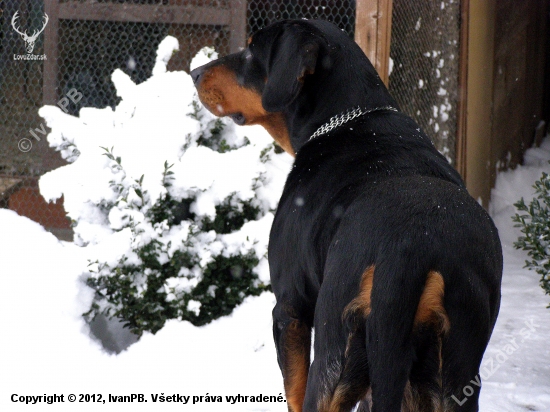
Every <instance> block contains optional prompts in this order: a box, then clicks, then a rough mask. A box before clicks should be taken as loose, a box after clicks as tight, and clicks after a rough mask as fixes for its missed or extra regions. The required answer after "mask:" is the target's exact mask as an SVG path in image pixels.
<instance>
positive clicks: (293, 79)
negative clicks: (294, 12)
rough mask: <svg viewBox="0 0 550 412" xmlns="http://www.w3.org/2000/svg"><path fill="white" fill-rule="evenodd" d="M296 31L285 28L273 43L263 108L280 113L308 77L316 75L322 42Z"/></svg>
mask: <svg viewBox="0 0 550 412" xmlns="http://www.w3.org/2000/svg"><path fill="white" fill-rule="evenodd" d="M306 36H307V35H306V34H305V33H301V32H299V31H296V30H290V29H288V28H287V29H286V30H285V31H284V32H283V33H282V34H281V35H280V37H279V38H278V40H277V41H275V42H274V44H273V50H272V52H271V56H270V60H269V63H268V72H267V82H266V84H265V88H264V91H263V94H262V105H263V107H264V109H265V110H267V111H268V112H280V111H282V110H283V109H284V108H285V107H286V106H288V105H289V104H290V103H292V101H293V100H294V99H295V98H296V96H297V95H298V93H299V92H300V90H301V89H302V86H303V84H304V80H305V76H307V75H310V74H313V73H315V66H316V65H317V56H318V54H319V48H320V46H319V42H318V40H317V39H315V38H311V36H307V37H306Z"/></svg>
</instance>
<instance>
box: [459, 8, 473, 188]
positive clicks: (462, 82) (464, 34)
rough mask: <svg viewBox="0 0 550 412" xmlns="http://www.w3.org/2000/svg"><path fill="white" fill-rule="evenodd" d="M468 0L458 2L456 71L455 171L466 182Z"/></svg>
mask: <svg viewBox="0 0 550 412" xmlns="http://www.w3.org/2000/svg"><path fill="white" fill-rule="evenodd" d="M469 14H470V0H461V2H460V40H459V41H460V56H459V59H460V64H459V69H458V105H457V115H456V117H457V128H456V169H457V170H458V172H459V173H460V175H461V176H462V178H463V179H464V180H465V181H466V171H467V166H466V152H467V145H466V124H467V123H466V120H467V113H468V111H467V109H468V105H467V101H468V41H469V36H468V30H469V27H468V26H469V21H470V18H469Z"/></svg>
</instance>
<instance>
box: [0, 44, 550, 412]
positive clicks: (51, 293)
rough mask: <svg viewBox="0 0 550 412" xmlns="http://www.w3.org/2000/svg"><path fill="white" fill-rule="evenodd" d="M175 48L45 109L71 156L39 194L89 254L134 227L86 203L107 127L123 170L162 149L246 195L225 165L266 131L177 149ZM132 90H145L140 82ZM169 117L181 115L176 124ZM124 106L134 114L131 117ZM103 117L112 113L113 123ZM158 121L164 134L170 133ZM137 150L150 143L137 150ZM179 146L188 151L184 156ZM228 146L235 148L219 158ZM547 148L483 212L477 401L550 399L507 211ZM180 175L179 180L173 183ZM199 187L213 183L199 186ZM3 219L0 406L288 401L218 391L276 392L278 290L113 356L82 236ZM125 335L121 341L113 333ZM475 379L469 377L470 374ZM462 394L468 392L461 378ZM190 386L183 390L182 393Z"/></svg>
mask: <svg viewBox="0 0 550 412" xmlns="http://www.w3.org/2000/svg"><path fill="white" fill-rule="evenodd" d="M173 50H174V43H173V42H172V43H171V41H170V40H169V41H167V43H166V44H164V45H163V47H162V48H161V51H159V57H158V60H157V64H158V65H159V66H158V67H160V69H159V73H157V74H156V75H155V76H153V77H152V78H151V79H150V80H148V81H147V82H144V83H142V84H140V85H139V86H136V85H134V84H133V83H131V81H128V80H129V78H128V77H127V76H126V75H125V74H124V73H123V72H121V71H119V72H116V73H115V74H114V76H113V80H114V82H115V84H116V87H117V90H118V92H119V93H120V95H121V97H122V98H123V101H122V102H121V105H120V108H117V110H116V111H112V110H111V109H104V110H98V109H94V110H92V109H88V110H86V109H84V110H83V111H82V112H81V114H80V118H78V119H77V118H73V117H71V116H67V115H65V114H64V113H62V112H60V111H59V109H55V108H43V109H42V111H41V114H43V115H44V116H45V117H47V118H48V122H49V123H48V124H49V125H50V127H52V135H51V139H52V140H54V141H55V140H56V139H57V140H58V142H59V144H61V143H62V142H63V143H64V144H66V146H65V149H64V150H65V151H66V153H65V155H66V156H68V157H70V156H74V158H75V159H78V160H77V161H74V162H73V163H71V164H70V165H68V166H65V167H63V168H60V169H57V170H56V171H55V173H52V174H49V175H46V176H44V177H43V180H41V182H40V184H41V190H42V193H43V195H44V196H45V197H46V198H49V199H55V198H58V197H59V196H61V194H65V204H66V206H67V207H68V208H70V209H71V210H72V213H75V214H80V215H85V216H86V218H87V220H86V222H81V223H80V224H79V229H78V230H79V231H80V233H81V236H82V238H83V239H86V242H88V243H89V244H90V245H96V244H99V243H101V245H102V246H101V248H96V250H95V252H94V253H95V254H96V256H99V260H101V261H111V262H112V263H113V265H114V264H115V263H116V261H117V260H118V257H117V256H119V255H121V254H124V253H127V251H128V245H129V243H130V242H132V241H133V240H132V238H131V234H130V233H129V231H128V230H126V229H122V230H120V231H113V229H114V228H120V227H122V226H123V219H124V217H123V216H122V214H120V213H118V212H117V211H116V210H118V209H116V210H115V209H112V210H113V211H112V213H109V215H108V217H107V219H108V220H109V222H105V219H106V217H105V216H103V215H101V214H100V213H97V211H96V210H95V208H94V207H92V206H90V203H91V202H93V201H94V200H97V201H101V200H102V199H104V198H105V195H106V194H105V187H106V186H108V183H109V181H110V180H111V179H113V175H116V174H117V173H116V170H115V171H113V170H112V169H111V168H110V166H109V165H110V164H111V163H110V162H109V159H107V157H105V163H104V164H103V165H101V167H97V164H96V161H95V160H94V161H93V158H95V159H97V156H98V155H99V156H101V155H102V153H103V151H102V150H101V149H99V148H98V146H102V145H104V144H108V143H109V141H110V140H109V139H112V137H113V133H114V134H116V137H117V138H118V140H117V148H118V147H120V148H121V150H123V149H122V148H123V147H124V146H126V147H127V149H128V150H130V151H132V152H134V153H136V157H135V158H132V159H131V158H126V157H125V158H123V165H124V167H125V173H127V174H128V175H129V176H137V177H139V175H140V174H141V173H143V169H146V170H148V175H151V174H154V173H157V174H158V172H159V170H158V167H159V166H158V165H157V164H156V163H155V162H153V161H152V160H151V159H157V160H158V159H162V156H164V154H165V153H166V151H167V150H173V153H176V154H180V155H181V156H182V159H183V160H182V161H181V162H178V163H177V165H176V166H175V167H176V168H182V169H183V170H180V171H178V172H177V174H178V176H182V179H184V178H185V176H187V175H188V174H189V173H190V171H189V170H190V169H189V170H188V169H185V168H186V167H191V166H189V165H190V164H192V165H193V166H192V167H191V168H195V167H196V168H198V169H199V170H201V173H200V176H198V177H199V179H198V180H196V181H194V183H193V184H196V185H198V186H197V187H198V188H199V189H200V191H201V193H203V194H206V195H209V196H220V198H221V196H222V195H223V193H222V192H223V191H224V190H226V189H225V188H226V186H225V185H233V186H232V187H231V190H234V191H238V192H239V196H240V197H241V198H247V197H248V196H249V195H250V193H248V191H249V190H250V188H249V187H248V186H247V187H245V186H240V184H241V183H239V181H238V180H239V179H234V177H235V170H234V169H231V167H230V165H231V164H235V163H239V164H242V170H245V171H247V170H248V171H247V172H245V174H246V175H248V177H246V179H249V175H250V174H251V173H252V172H251V169H252V168H253V166H254V165H252V164H249V163H247V162H251V160H250V159H249V158H252V157H254V158H255V159H257V153H258V151H259V150H261V148H262V146H261V144H258V145H254V144H253V145H251V146H246V147H244V148H241V149H239V150H236V151H234V152H229V153H228V154H230V156H227V154H225V155H224V156H225V157H223V156H218V154H216V153H215V152H208V154H205V153H206V152H205V153H203V154H202V155H200V158H201V159H203V158H204V159H206V158H208V157H212V159H210V160H209V163H208V165H205V164H206V163H205V164H200V162H198V161H197V159H198V158H199V157H197V156H198V155H197V153H198V152H200V151H201V150H203V148H200V147H191V148H189V149H188V150H187V151H186V152H185V154H181V153H180V152H179V149H180V147H179V143H178V142H181V141H182V140H185V138H186V135H185V130H189V129H192V128H196V127H198V125H197V124H196V123H197V122H194V121H193V119H190V118H187V117H186V116H181V115H178V114H177V113H176V112H173V113H163V111H162V110H159V107H160V104H159V102H160V101H161V98H160V97H158V96H166V95H167V94H168V95H170V96H172V98H173V99H174V100H173V101H172V102H171V104H173V105H174V107H179V105H181V104H185V100H182V101H178V99H179V97H178V94H179V93H180V92H185V91H186V90H188V88H189V87H192V85H190V83H189V81H190V80H189V78H188V77H189V76H188V75H186V74H184V73H168V72H165V65H166V62H167V61H168V57H169V55H170V54H171V53H172V52H173ZM210 57H211V56H210ZM210 57H209V56H208V55H207V53H206V52H205V55H204V56H201V57H200V58H199V59H203V60H202V61H203V62H206V61H208V59H209V58H210ZM163 64H164V66H162V65H163ZM197 64H199V63H197ZM163 68H164V69H163ZM161 79H162V80H161ZM138 87H139V89H138ZM138 91H144V94H142V93H141V92H139V93H138ZM145 96H146V98H145ZM139 110H143V112H144V113H146V116H145V114H142V115H136V114H137V111H139ZM143 116H145V117H147V118H148V121H145V120H144V117H143ZM174 116H178V118H177V122H176V123H174ZM129 119H136V120H135V123H134V122H130V121H129ZM151 119H155V122H157V123H159V124H161V125H162V127H163V131H164V132H163V133H158V130H155V129H154V128H153V127H152V126H151V125H150V123H153V122H151ZM50 122H51V123H50ZM56 124H57V126H56ZM107 124H110V125H113V124H114V125H115V127H114V131H113V127H107ZM175 124H177V126H178V127H176V126H175ZM59 125H62V127H58V126H59ZM186 128H187V129H186ZM143 130H145V131H146V132H147V133H153V134H154V136H156V138H157V139H158V140H156V142H155V144H153V145H152V144H151V142H150V140H147V139H141V138H136V136H142V135H143V134H144V132H143ZM167 130H168V131H171V134H170V133H165V132H166V131H167ZM62 131H63V133H62ZM147 133H145V134H147ZM235 134H236V138H237V139H240V138H242V137H243V136H245V134H246V135H247V136H252V135H254V136H258V139H259V141H262V140H261V139H263V138H264V137H262V134H261V133H260V132H253V131H252V129H250V128H236V129H235ZM49 138H50V137H49ZM71 142H72V145H71V144H70V143H71ZM117 148H115V149H117ZM167 148H168V149H167ZM75 150H78V152H75ZM203 151H204V150H203ZM142 153H145V154H144V155H143V157H140V154H142ZM189 153H192V154H193V153H194V154H193V155H189ZM203 155H204V157H203ZM185 156H189V159H187V160H188V161H189V165H188V164H187V160H186V159H185V158H184V157H185ZM231 156H235V157H236V158H235V159H233V160H228V159H231ZM547 159H550V139H547V140H546V141H545V142H544V143H543V145H542V147H541V148H538V149H531V150H529V151H528V152H527V153H526V156H525V160H526V161H525V165H524V166H519V167H518V168H517V169H516V170H513V171H506V172H501V173H499V175H498V178H497V181H496V187H495V189H494V190H493V193H492V201H491V204H490V212H491V214H492V216H493V217H494V219H495V222H496V224H497V226H498V228H499V231H500V235H501V239H502V241H503V248H504V255H505V256H504V258H505V269H504V280H503V288H502V293H503V298H502V306H501V312H500V316H499V319H498V321H497V324H496V327H495V330H494V333H493V337H492V339H491V342H490V345H489V347H488V349H487V352H486V355H485V359H484V362H483V364H482V368H481V375H482V377H483V378H484V379H483V390H482V392H481V393H482V394H481V401H480V405H481V411H482V412H497V411H498V412H516V411H517V412H520V411H521V412H523V411H540V412H542V411H550V346H549V345H548V342H549V341H550V322H549V320H550V310H549V309H546V305H547V304H548V303H549V302H550V297H549V296H546V295H544V292H543V290H542V289H541V288H540V286H539V284H538V275H537V274H536V273H535V272H531V271H528V270H526V269H524V268H523V264H524V260H525V256H526V255H525V253H524V252H522V251H518V250H516V249H514V247H513V242H514V240H516V239H517V236H518V234H519V232H518V229H517V228H514V227H513V223H512V221H511V219H510V216H512V215H513V214H514V212H515V210H514V207H513V203H515V202H516V201H517V200H518V199H519V198H520V197H521V196H523V197H525V198H526V199H528V198H530V197H531V196H532V193H533V190H532V189H531V186H532V184H533V183H534V181H535V180H536V179H538V178H539V177H540V175H541V172H542V171H543V170H545V171H549V169H550V167H549V165H548V163H547ZM272 160H274V161H273V162H271V163H270V166H261V165H258V164H257V163H256V164H255V167H258V166H259V167H266V168H273V169H276V170H278V172H277V173H272V174H273V176H272V180H271V181H270V184H269V185H267V186H265V187H261V188H259V189H258V191H259V192H262V195H263V196H264V199H265V202H266V203H267V205H266V207H268V208H271V209H273V208H274V207H275V206H276V202H277V196H276V195H275V194H277V193H278V192H277V190H278V189H277V188H280V186H281V185H282V181H283V180H284V174H285V173H286V171H287V170H288V162H287V161H284V160H280V159H272ZM225 162H229V163H225ZM231 162H233V163H231ZM212 165H215V167H213V166H212ZM104 166H109V167H104ZM90 170H91V171H90ZM197 175H199V174H197V173H195V176H197ZM77 176H78V178H77ZM82 179H84V180H82ZM59 182H63V184H62V185H61V184H60V183H59ZM144 186H146V187H147V189H148V191H149V193H150V195H151V196H152V197H159V196H161V191H162V189H161V186H160V185H159V183H158V181H147V180H145V181H144ZM181 186H182V187H183V186H185V185H184V184H183V183H182V184H181ZM82 187H86V189H85V190H83V189H82ZM213 187H215V188H216V189H212V188H213ZM206 188H208V189H209V190H210V191H208V190H206V191H204V192H203V191H202V190H203V189H206ZM199 189H197V190H199ZM67 193H70V196H67ZM138 200H139V199H137V197H136V196H134V199H132V196H131V195H129V196H128V199H127V201H128V202H133V201H138ZM203 200H204V202H203V203H201V202H198V203H197V204H196V206H195V207H197V208H198V209H201V212H204V213H206V214H208V213H209V207H210V206H211V204H212V202H213V201H214V200H212V199H203ZM117 213H118V214H117ZM134 217H135V218H137V216H134ZM272 218H273V217H272V214H269V213H267V214H265V216H264V217H263V218H261V219H260V220H258V221H253V222H248V223H246V224H245V225H244V226H243V228H242V229H241V231H240V232H239V235H238V236H237V235H234V234H228V235H226V236H224V237H223V238H221V239H219V240H218V242H219V244H217V247H219V248H220V249H223V250H224V251H225V253H233V252H234V251H236V250H238V249H239V248H243V250H248V249H250V248H256V249H257V250H256V252H257V253H258V255H262V254H264V253H265V245H266V244H267V236H268V233H269V226H270V225H271V221H272ZM182 224H185V223H182ZM80 225H82V226H80ZM0 228H2V230H1V231H0V253H1V260H0V262H1V266H0V267H1V271H0V276H1V280H2V287H1V288H0V302H1V303H0V304H1V307H0V309H1V310H0V322H1V324H2V325H3V328H4V331H3V332H4V333H3V334H2V339H1V341H0V342H1V343H0V348H1V353H2V355H1V358H0V374H1V375H0V410H2V411H17V410H24V409H26V408H31V407H30V406H27V405H25V404H22V403H20V402H18V403H14V402H12V401H11V397H12V396H13V395H14V394H15V395H17V397H16V398H17V399H19V397H20V396H39V395H53V394H57V395H61V394H63V395H64V400H65V402H64V403H59V404H56V405H55V406H51V405H47V404H46V403H38V404H36V405H33V406H32V409H33V410H36V411H42V410H55V411H65V410H67V411H75V410H76V411H86V410H102V411H126V410H128V411H150V410H152V408H151V406H152V405H153V396H157V395H158V396H159V398H157V399H160V396H171V395H174V394H177V395H180V396H183V398H182V399H184V400H185V399H187V400H188V402H189V403H188V404H187V405H185V406H182V405H179V404H177V403H175V402H170V403H168V402H165V403H162V404H160V405H161V410H176V409H177V410H181V408H182V407H185V408H189V409H191V410H193V411H209V412H214V411H220V410H223V411H225V410H229V411H232V410H234V411H263V412H283V411H286V410H287V407H286V403H285V402H269V401H267V402H266V401H264V402H237V403H234V404H232V403H231V402H230V401H227V400H226V398H225V397H226V396H236V395H238V394H240V395H243V396H244V395H246V396H252V395H253V396H258V395H260V394H261V395H263V396H265V395H267V396H273V397H274V398H275V399H276V397H277V396H279V395H281V394H283V383H282V378H281V374H280V371H279V368H278V365H277V361H276V354H275V347H274V344H273V339H272V331H271V327H272V324H271V310H272V308H273V306H274V303H275V299H274V296H273V294H271V293H264V294H263V295H261V296H259V297H254V298H251V297H249V298H247V299H246V300H245V302H244V303H243V304H242V305H241V306H239V307H237V309H235V311H234V312H233V313H232V314H231V315H230V316H228V317H225V318H221V319H218V320H216V321H214V322H212V323H211V324H209V325H206V326H203V327H194V326H192V325H191V324H190V323H188V322H178V321H175V320H171V321H168V322H167V324H166V325H165V326H164V328H163V329H161V330H160V331H159V332H158V333H157V334H156V335H152V334H150V333H144V335H143V336H142V338H141V339H140V340H139V341H138V342H136V343H134V344H132V345H130V346H128V348H127V349H126V350H124V351H123V352H121V353H120V354H118V355H113V354H112V353H111V352H108V351H107V350H106V349H105V348H104V347H103V346H102V345H101V343H100V342H99V341H98V339H97V338H95V337H94V334H92V333H91V330H90V326H89V325H87V324H86V323H85V322H84V320H83V318H82V316H81V315H82V313H83V312H85V311H87V310H88V309H89V307H90V304H91V302H92V299H93V293H92V291H91V290H90V289H89V288H88V287H87V286H86V285H85V284H84V282H83V278H82V273H83V270H82V269H83V268H85V267H87V264H88V259H89V250H87V249H88V248H87V247H81V246H78V245H77V244H73V243H67V242H60V241H58V240H57V239H56V238H55V237H54V236H53V235H52V234H50V233H48V232H46V231H45V230H44V228H42V227H41V226H40V225H39V224H37V223H35V222H33V221H31V220H29V219H27V218H25V217H21V216H18V215H17V214H16V213H15V212H13V211H10V210H6V209H0ZM161 229H162V228H160V229H159V228H156V230H161ZM151 230H155V228H152V229H151ZM162 230H164V229H162ZM187 233H188V232H187V231H186V230H184V228H181V227H173V228H171V229H170V234H169V235H170V236H172V237H173V239H177V236H180V237H184V236H187ZM235 237H237V238H235ZM243 237H244V238H247V237H250V239H256V240H257V242H256V243H254V242H252V241H250V242H249V243H246V242H245V243H243V242H242V238H243ZM262 248H263V249H262ZM205 253H206V252H205ZM205 259H207V257H205ZM258 274H259V276H260V278H261V279H262V280H266V279H267V277H268V267H267V262H266V261H265V260H264V261H262V262H261V264H260V268H259V269H258ZM178 279H179V278H178ZM178 279H175V278H174V279H173V280H171V281H170V282H168V285H167V286H169V287H170V286H171V287H173V288H174V289H175V290H177V289H178V288H179V289H182V290H183V289H185V288H189V287H192V285H189V284H186V283H185V281H182V280H181V279H180V280H178ZM182 279H185V278H182ZM189 304H190V306H191V307H190V309H192V310H199V309H200V303H199V302H194V301H193V302H189ZM111 328H112V330H111V332H112V333H113V334H114V335H113V339H115V340H119V341H120V342H122V341H123V340H124V339H127V336H126V335H124V334H123V333H122V332H121V331H120V329H118V330H117V329H116V327H113V326H112V325H111ZM127 344H128V343H122V346H127ZM475 379H476V377H474V376H473V377H472V380H473V381H474V382H475ZM473 384H474V383H472V385H473ZM464 393H465V395H464V396H466V395H467V393H468V387H466V388H465V391H464ZM69 394H76V395H77V396H79V395H80V394H89V395H94V394H95V395H96V399H97V395H98V394H101V395H102V400H105V401H106V402H105V404H101V405H97V404H95V403H93V402H78V400H79V399H78V398H77V402H76V403H75V404H73V403H70V402H68V395H69ZM109 394H111V395H113V396H125V395H131V394H142V395H144V399H145V400H147V403H145V402H137V401H135V402H133V403H123V404H119V403H113V402H109V401H108V399H109V398H108V397H109ZM187 396H189V398H185V397H187ZM200 396H202V397H203V398H202V401H200V400H199V399H200V398H199V397H200ZM218 396H221V397H222V402H223V403H222V405H220V404H219V402H216V403H210V402H206V399H207V397H208V399H209V400H210V398H211V397H214V398H215V399H216V397H218ZM194 397H196V398H195V400H196V402H195V403H193V398H194ZM21 399H24V398H21ZM156 406H158V405H156Z"/></svg>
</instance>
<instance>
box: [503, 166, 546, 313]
mask: <svg viewBox="0 0 550 412" xmlns="http://www.w3.org/2000/svg"><path fill="white" fill-rule="evenodd" d="M533 187H534V188H535V198H533V199H532V200H531V202H530V203H529V205H526V204H525V200H524V199H523V198H521V200H519V201H518V202H517V203H515V204H514V206H515V207H516V208H517V209H518V211H519V212H520V213H521V214H520V213H516V215H515V216H514V217H513V218H512V219H513V221H514V222H516V225H515V226H516V227H520V228H521V229H520V230H521V232H522V233H523V234H524V236H520V237H519V238H518V241H517V242H515V243H514V246H515V247H516V248H517V249H523V250H525V251H527V253H528V255H529V257H530V258H531V260H527V261H526V262H525V266H526V267H528V268H529V269H533V270H535V271H536V272H537V273H538V274H539V275H540V276H541V279H540V282H541V286H542V288H543V289H544V290H545V291H546V293H547V294H550V177H549V176H548V173H545V172H543V173H542V177H541V178H540V179H539V180H537V181H536V182H535V185H534V186H533ZM522 212H523V213H522ZM549 307H550V306H549Z"/></svg>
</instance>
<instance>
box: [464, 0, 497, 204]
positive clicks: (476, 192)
mask: <svg viewBox="0 0 550 412" xmlns="http://www.w3.org/2000/svg"><path fill="white" fill-rule="evenodd" d="M499 1H500V0H499ZM496 7H497V0H470V5H469V22H468V33H469V41H468V56H469V58H468V84H467V87H468V91H467V93H468V94H467V103H466V104H467V118H466V139H467V142H466V143H465V144H466V155H465V157H466V174H465V176H466V187H467V188H468V191H469V192H470V194H471V195H472V196H473V197H474V198H475V199H478V200H482V202H483V205H484V206H487V205H488V201H489V198H490V194H491V165H490V159H491V151H492V147H491V145H492V141H491V132H492V127H493V111H492V106H493V88H494V76H493V73H494V70H493V69H494V59H493V56H494V46H495V44H494V40H495V15H496Z"/></svg>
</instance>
